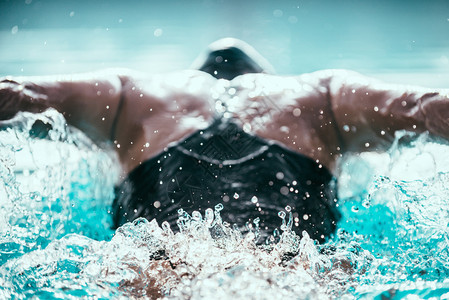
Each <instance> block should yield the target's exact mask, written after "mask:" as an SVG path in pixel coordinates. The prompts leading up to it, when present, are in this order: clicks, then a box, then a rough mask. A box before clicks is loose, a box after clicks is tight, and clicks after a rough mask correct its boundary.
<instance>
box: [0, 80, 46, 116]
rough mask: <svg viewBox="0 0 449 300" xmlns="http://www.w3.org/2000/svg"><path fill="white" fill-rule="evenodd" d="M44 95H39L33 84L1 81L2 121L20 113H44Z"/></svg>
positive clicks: (0, 106) (0, 105) (0, 112)
mask: <svg viewBox="0 0 449 300" xmlns="http://www.w3.org/2000/svg"><path fill="white" fill-rule="evenodd" d="M43 98H45V96H44V95H42V94H41V93H39V90H38V88H37V86H36V85H34V84H31V83H18V82H16V81H14V80H11V79H3V80H1V81H0V120H8V119H11V118H12V117H14V116H15V115H16V114H17V113H18V112H19V111H29V112H42V111H44V110H45V109H46V108H47V107H46V106H45V105H44V103H45V101H42V100H45V99H43Z"/></svg>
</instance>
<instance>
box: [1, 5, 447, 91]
mask: <svg viewBox="0 0 449 300" xmlns="http://www.w3.org/2000/svg"><path fill="white" fill-rule="evenodd" d="M228 36H232V37H236V38H240V39H243V40H245V41H247V42H248V43H250V44H251V45H253V46H254V47H255V48H256V49H257V50H259V52H260V53H261V54H262V55H264V56H265V57H266V58H267V59H268V60H269V61H270V62H271V63H272V65H273V66H274V68H275V69H276V71H277V73H279V74H300V73H304V72H311V71H315V70H320V69H326V68H345V69H352V70H356V71H359V72H362V73H364V74H368V75H371V76H375V77H379V78H382V79H384V80H388V81H394V82H401V83H410V84H419V85H425V86H429V87H449V76H448V75H449V1H448V0H429V1H424V0H419V1H418V0H408V1H399V0H396V1H395V0H390V1H387V0H364V1H363V0H333V1H332V0H315V1H314V0H287V1H268V0H260V1H255V0H254V1H245V0H240V1H238V0H158V1H150V0H146V1H144V0H134V1H124V0H123V1H116V0H78V1H63V0H59V1H56V0H19V1H16V0H9V1H7V0H0V75H41V74H58V73H78V72H86V71H93V70H98V69H104V68H109V67H125V68H131V69H137V70H140V71H145V72H149V73H156V72H165V71H173V70H178V69H186V68H189V66H190V65H191V63H192V62H193V60H194V59H195V58H196V57H197V55H198V54H199V53H200V51H201V50H203V49H205V47H206V46H207V45H208V44H209V43H210V42H212V41H214V40H216V39H219V38H222V37H228Z"/></svg>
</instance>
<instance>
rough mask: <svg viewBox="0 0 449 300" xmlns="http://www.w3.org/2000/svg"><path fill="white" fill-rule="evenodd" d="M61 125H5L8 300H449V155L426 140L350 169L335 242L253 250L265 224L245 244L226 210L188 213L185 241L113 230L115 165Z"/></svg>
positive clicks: (150, 229) (0, 174)
mask: <svg viewBox="0 0 449 300" xmlns="http://www.w3.org/2000/svg"><path fill="white" fill-rule="evenodd" d="M36 120H41V121H42V122H43V123H50V124H51V125H52V129H51V130H50V131H49V132H48V133H46V132H43V133H41V134H38V135H39V136H41V137H44V138H32V137H30V130H31V129H32V126H33V124H34V123H35V121H36ZM64 123H65V122H64V119H63V117H62V116H61V115H60V114H58V113H57V112H55V111H53V110H49V111H47V112H45V113H43V114H40V115H32V114H26V113H24V114H22V115H21V116H19V117H18V118H17V119H16V120H13V121H10V122H6V123H2V124H1V126H2V128H3V129H2V130H1V131H0V298H4V299H9V298H15V299H27V298H33V297H34V298H39V299H70V298H73V299H75V298H80V297H86V298H104V299H111V298H113V299H121V298H122V299H128V298H129V297H131V296H134V297H139V296H144V297H149V298H157V297H165V298H167V299H172V298H174V299H179V298H192V299H209V298H212V297H214V298H217V299H229V298H231V297H234V298H239V299H280V298H284V299H286V298H291V299H298V298H300V299H303V298H304V299H306V298H307V299H326V298H342V299H355V298H357V299H358V298H366V299H372V298H375V299H402V298H404V299H421V298H423V299H429V298H435V299H447V298H449V282H448V278H449V257H448V255H449V253H448V239H449V236H448V223H449V214H448V212H449V210H448V207H449V206H448V202H449V200H448V195H449V183H448V182H449V181H448V179H449V164H448V162H449V151H448V150H449V146H448V145H446V144H444V143H442V142H441V141H435V140H434V139H432V138H431V137H429V136H428V135H425V134H423V135H413V134H409V133H405V132H402V133H400V134H398V136H397V139H396V142H395V144H394V145H393V146H392V147H391V148H390V150H389V151H388V152H386V153H383V154H368V153H363V154H361V155H357V156H355V155H354V156H346V157H344V158H343V159H342V161H341V174H340V176H339V188H340V201H339V207H340V210H341V212H342V214H343V219H342V220H341V221H340V223H339V225H338V231H337V232H336V234H335V237H334V238H332V239H330V240H329V241H328V242H326V243H325V244H323V245H318V244H316V243H315V242H314V241H313V240H311V239H310V238H309V237H308V235H307V234H304V235H303V236H301V237H300V236H297V235H295V234H294V233H292V232H290V231H289V230H288V229H286V230H279V231H278V233H277V234H273V236H272V240H271V241H269V242H268V243H267V244H265V245H264V246H256V244H255V243H254V239H255V236H257V224H248V228H249V231H250V233H248V234H242V233H241V232H239V231H238V230H237V229H233V227H232V225H228V224H226V220H222V219H221V216H220V214H219V210H220V207H217V208H214V207H212V208H211V209H210V210H208V211H207V213H206V214H205V215H199V214H197V213H192V212H188V214H187V213H186V212H180V226H181V227H182V230H181V232H180V233H176V234H174V233H173V232H172V230H171V229H170V228H169V227H168V226H167V225H166V224H156V223H155V222H154V221H153V222H150V221H147V220H143V219H139V220H136V221H135V222H133V223H127V224H125V225H123V226H122V227H120V228H119V229H117V230H116V231H112V230H110V229H109V225H110V224H111V222H110V215H109V206H110V204H111V202H112V199H113V187H114V183H115V182H116V180H117V178H118V171H119V170H118V169H117V167H116V165H117V162H116V158H114V156H113V155H111V154H110V153H106V152H102V151H99V149H98V148H97V146H95V145H94V144H92V143H91V142H90V141H89V140H88V139H87V138H86V137H85V136H84V135H82V134H81V133H80V132H78V131H76V130H74V129H70V128H66V127H65V126H64V125H63V124H64ZM11 124H13V125H14V126H12V125H11ZM32 135H36V133H35V132H34V133H32ZM239 201H240V199H239ZM287 210H288V209H287ZM285 213H286V214H285V215H286V219H287V220H288V218H289V214H288V211H285ZM281 224H282V220H281V219H279V225H281Z"/></svg>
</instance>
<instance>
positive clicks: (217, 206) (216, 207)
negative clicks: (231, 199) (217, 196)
mask: <svg viewBox="0 0 449 300" xmlns="http://www.w3.org/2000/svg"><path fill="white" fill-rule="evenodd" d="M222 210H223V204H221V203H218V204H217V205H215V211H217V212H219V211H222Z"/></svg>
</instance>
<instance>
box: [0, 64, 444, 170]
mask: <svg viewBox="0 0 449 300" xmlns="http://www.w3.org/2000/svg"><path fill="white" fill-rule="evenodd" d="M113 74H114V75H113ZM116 74H118V75H116ZM447 95H448V93H447V91H444V90H440V91H435V90H430V89H424V88H417V87H405V86H399V85H393V84H385V83H382V82H379V81H376V80H374V79H370V78H367V77H364V76H362V75H360V74H357V73H354V72H351V71H344V70H325V71H319V72H315V73H311V74H304V75H301V76H292V77H285V76H274V75H267V74H244V75H241V76H238V77H236V78H234V79H233V80H231V81H229V80H224V79H219V80H218V79H216V78H214V77H212V76H211V75H209V74H207V73H205V72H202V71H182V72H177V73H169V74H162V75H153V76H146V75H142V74H137V73H132V72H129V71H124V70H108V71H105V72H102V73H93V74H84V75H73V76H59V77H50V78H49V77H34V78H4V79H2V80H1V81H0V118H2V119H6V118H10V117H11V116H13V115H14V114H15V113H16V112H18V111H21V110H27V111H33V112H39V111H43V110H45V109H46V108H48V107H53V108H56V109H57V110H58V111H60V112H61V113H63V114H64V116H65V117H66V119H67V122H68V123H69V124H70V125H73V126H75V127H78V128H80V129H81V130H83V131H84V132H85V133H86V134H87V135H88V136H90V137H91V138H92V139H93V140H94V141H97V142H98V143H100V144H106V145H107V144H109V145H111V144H112V145H113V146H114V148H115V149H116V150H117V153H118V155H119V158H120V161H121V163H122V167H123V171H124V172H123V175H124V176H125V175H126V174H127V173H128V172H129V171H131V170H132V169H133V168H135V167H136V166H137V165H139V164H140V163H142V162H144V161H145V160H147V159H148V158H151V157H153V156H155V155H156V154H158V153H160V152H161V151H163V149H164V148H165V147H167V146H168V145H170V144H171V143H174V142H176V141H179V140H182V139H183V138H184V137H186V136H188V135H189V134H191V133H193V132H195V131H197V130H200V129H204V128H206V127H207V126H208V125H209V124H210V123H211V122H212V119H213V116H214V115H215V114H216V113H217V112H218V113H220V112H223V111H224V110H225V111H226V112H227V115H228V116H231V117H232V118H234V119H235V121H236V122H238V123H239V124H240V125H241V126H242V127H243V128H244V129H245V131H247V132H250V133H252V134H256V135H258V136H260V137H262V138H265V139H268V140H271V141H274V142H277V143H281V144H283V145H284V146H286V147H288V148H290V149H292V150H294V151H297V152H299V153H302V154H305V155H307V156H309V157H311V158H312V159H314V160H315V161H317V162H318V163H319V164H322V165H323V166H325V167H327V168H328V169H329V170H331V171H332V172H335V170H336V161H337V159H338V158H339V157H340V156H341V154H343V153H345V152H348V151H355V152H360V151H366V150H376V151H377V150H383V149H385V148H386V147H388V146H389V144H390V143H391V142H392V140H393V137H394V133H395V131H397V130H401V129H406V130H412V131H417V132H422V131H425V130H428V131H430V132H431V133H433V134H436V135H438V136H442V137H445V138H449V132H448V130H447V128H448V125H449V105H448V101H449V99H448V96H447ZM121 98H122V99H123V103H122V106H121V109H120V111H118V106H119V102H120V99H121ZM223 105H224V106H226V108H224V106H223ZM114 119H116V122H117V126H116V130H115V132H113V134H112V136H111V133H112V131H113V130H112V127H113V123H114ZM103 142H106V143H103Z"/></svg>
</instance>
